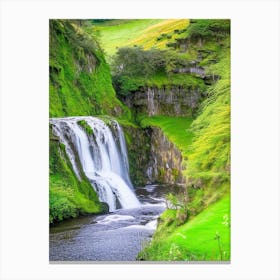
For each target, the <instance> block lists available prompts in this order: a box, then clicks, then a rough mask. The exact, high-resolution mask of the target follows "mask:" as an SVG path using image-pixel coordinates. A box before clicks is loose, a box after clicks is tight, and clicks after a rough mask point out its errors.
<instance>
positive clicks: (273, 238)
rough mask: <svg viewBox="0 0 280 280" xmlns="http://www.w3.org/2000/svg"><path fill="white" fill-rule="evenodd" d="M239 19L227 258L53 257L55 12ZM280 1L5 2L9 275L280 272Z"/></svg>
mask: <svg viewBox="0 0 280 280" xmlns="http://www.w3.org/2000/svg"><path fill="white" fill-rule="evenodd" d="M49 18H230V19H231V20H232V22H231V24H232V261H231V264H229V265H216V264H213V265H205V264H203V265H194V264H188V265H177V264H173V265H147V264H141V265H138V264H129V265H116V264H114V265H98V264H89V265H81V264H76V265H70V264H69V265H54V264H49V262H48V19H49ZM279 34H280V32H279V2H278V1H269V0H268V1H267V0H266V1H156V0H154V1H107V0H105V1H25V0H21V1H8V0H7V1H2V2H1V60H0V61H1V84H0V85H1V193H0V199H1V204H0V207H1V208H0V211H1V212H0V214H1V244H0V248H1V253H0V257H1V258H0V271H1V272H0V278H1V279H30V280H31V279H81V280H82V279H116V280H117V279H122V280H126V279H127V280H128V279H150V278H153V279H162V280H164V279H279V278H280V273H279V263H280V262H279V236H280V235H279V221H280V219H279V95H278V94H279V49H280V48H279Z"/></svg>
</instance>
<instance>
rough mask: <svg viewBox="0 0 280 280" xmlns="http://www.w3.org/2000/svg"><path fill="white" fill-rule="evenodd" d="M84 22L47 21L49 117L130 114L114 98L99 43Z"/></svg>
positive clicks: (107, 69) (107, 68)
mask: <svg viewBox="0 0 280 280" xmlns="http://www.w3.org/2000/svg"><path fill="white" fill-rule="evenodd" d="M83 24H85V23H83ZM83 24H82V23H80V21H77V20H50V28H49V44H50V53H49V79H50V80H49V81H50V82H49V92H50V117H64V116H75V115H79V116H81V115H96V114H110V115H114V116H120V115H122V114H129V110H128V108H126V107H125V106H124V105H123V104H122V103H121V102H120V101H119V100H118V99H117V97H116V93H115V90H114V88H113V86H112V78H111V73H110V68H109V65H108V64H107V62H106V61H105V58H104V54H103V52H102V50H101V48H100V47H99V44H98V42H97V41H96V39H95V37H94V36H93V35H91V34H90V33H88V32H87V29H86V28H85V27H84V25H83ZM77 105H78V106H77Z"/></svg>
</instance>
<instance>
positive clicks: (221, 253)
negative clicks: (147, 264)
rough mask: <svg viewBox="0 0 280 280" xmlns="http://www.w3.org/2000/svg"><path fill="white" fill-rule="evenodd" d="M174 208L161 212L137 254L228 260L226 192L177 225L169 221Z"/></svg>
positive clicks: (157, 257) (146, 257) (149, 257)
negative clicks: (143, 245) (148, 240)
mask: <svg viewBox="0 0 280 280" xmlns="http://www.w3.org/2000/svg"><path fill="white" fill-rule="evenodd" d="M174 219H175V216H174V211H172V210H167V211H166V212H165V213H164V214H163V215H162V216H161V224H160V225H159V227H158V229H157V231H156V234H155V235H154V237H153V240H152V242H151V244H150V245H149V246H148V247H147V248H145V249H144V250H143V251H141V253H140V254H139V256H138V259H144V260H167V261H174V260H178V261H179V260H182V261H183V260H185V261H196V260H199V261H203V260H207V261H220V260H222V261H225V260H230V222H229V221H230V199H229V196H226V197H224V198H222V199H221V200H219V201H218V202H216V203H214V204H213V205H211V206H209V207H208V208H207V209H205V210H204V211H202V212H201V213H200V214H199V215H197V216H196V217H194V218H193V219H191V220H189V221H188V222H186V223H185V224H184V225H182V226H180V227H174V226H172V224H171V225H170V221H172V220H174ZM168 224H169V225H168Z"/></svg>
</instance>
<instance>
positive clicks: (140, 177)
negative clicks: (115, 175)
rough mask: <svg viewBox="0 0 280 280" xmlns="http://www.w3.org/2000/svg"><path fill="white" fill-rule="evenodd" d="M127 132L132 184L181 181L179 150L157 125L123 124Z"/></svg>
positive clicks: (179, 182)
mask: <svg viewBox="0 0 280 280" xmlns="http://www.w3.org/2000/svg"><path fill="white" fill-rule="evenodd" d="M123 130H124V133H125V135H126V140H127V147H128V158H129V165H130V176H131V180H132V182H133V184H134V185H135V186H139V185H143V184H153V183H163V184H170V185H173V184H176V185H178V184H184V183H185V178H184V176H183V174H182V171H183V170H184V167H183V160H182V155H181V152H180V151H179V150H178V148H177V147H176V146H175V145H174V144H173V143H172V142H170V141H169V140H168V138H167V137H166V135H165V134H164V133H163V132H162V130H161V129H160V128H158V127H148V128H144V129H143V128H137V127H132V126H125V125H124V126H123Z"/></svg>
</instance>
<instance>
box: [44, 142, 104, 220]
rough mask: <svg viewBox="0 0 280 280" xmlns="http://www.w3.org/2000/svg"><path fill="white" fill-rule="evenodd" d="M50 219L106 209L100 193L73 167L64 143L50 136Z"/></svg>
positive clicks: (66, 217)
mask: <svg viewBox="0 0 280 280" xmlns="http://www.w3.org/2000/svg"><path fill="white" fill-rule="evenodd" d="M49 165H50V167H49V169H50V176H49V211H50V213H49V221H50V223H55V222H58V221H62V220H64V219H68V218H74V217H76V216H78V215H79V214H96V213H101V212H103V211H104V208H103V206H102V204H101V203H100V202H99V200H98V197H97V194H96V193H95V191H94V189H93V188H92V186H91V184H90V183H89V182H88V181H87V180H86V178H85V176H84V175H83V174H82V180H81V181H79V180H78V178H77V177H76V175H75V173H74V172H73V170H72V167H71V163H70V162H69V160H68V158H67V155H66V152H65V147H64V145H62V144H60V143H59V142H58V141H54V140H50V156H49Z"/></svg>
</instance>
